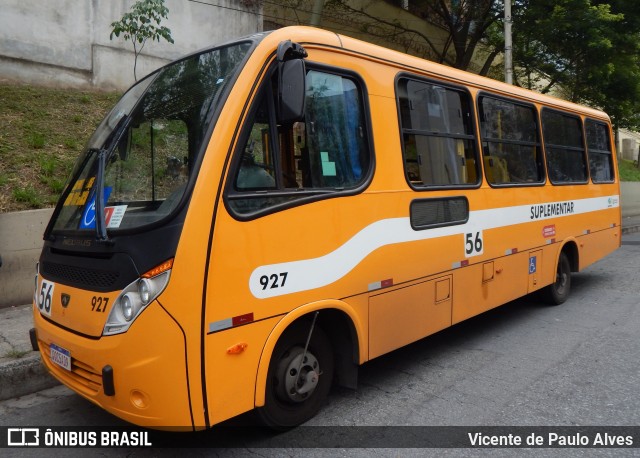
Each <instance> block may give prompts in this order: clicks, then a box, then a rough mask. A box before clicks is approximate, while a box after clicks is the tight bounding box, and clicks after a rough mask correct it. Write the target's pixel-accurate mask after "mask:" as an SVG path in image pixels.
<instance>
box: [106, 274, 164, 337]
mask: <svg viewBox="0 0 640 458" xmlns="http://www.w3.org/2000/svg"><path fill="white" fill-rule="evenodd" d="M170 273H171V270H165V271H164V272H162V273H160V274H158V275H156V276H154V277H151V278H148V277H145V278H139V279H137V280H136V281H134V282H132V283H130V284H129V285H128V286H127V287H126V288H125V289H123V290H122V292H121V293H120V295H119V296H118V297H117V298H116V300H115V302H114V304H113V307H112V308H111V311H110V312H109V316H108V317H107V322H106V324H105V325H104V329H103V331H102V335H103V336H110V335H114V334H121V333H123V332H126V331H127V330H128V329H129V326H131V323H133V322H134V321H135V319H136V318H137V317H138V315H140V314H141V313H142V312H143V311H144V309H145V308H146V307H147V306H148V305H149V304H150V303H151V302H153V301H154V300H155V298H157V297H158V296H159V295H160V293H162V291H164V289H165V288H166V286H167V284H168V283H169V275H170Z"/></svg>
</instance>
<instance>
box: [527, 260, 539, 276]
mask: <svg viewBox="0 0 640 458" xmlns="http://www.w3.org/2000/svg"><path fill="white" fill-rule="evenodd" d="M536 266H537V258H536V257H535V256H531V257H530V258H529V273H530V274H533V273H535V272H536Z"/></svg>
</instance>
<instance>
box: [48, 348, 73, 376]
mask: <svg viewBox="0 0 640 458" xmlns="http://www.w3.org/2000/svg"><path fill="white" fill-rule="evenodd" d="M49 349H50V350H51V353H50V355H51V361H52V362H53V363H54V364H57V365H58V366H60V367H62V368H63V369H66V370H68V371H70V370H71V352H70V351H69V350H65V349H64V348H62V347H58V346H57V345H56V344H51V345H50V346H49Z"/></svg>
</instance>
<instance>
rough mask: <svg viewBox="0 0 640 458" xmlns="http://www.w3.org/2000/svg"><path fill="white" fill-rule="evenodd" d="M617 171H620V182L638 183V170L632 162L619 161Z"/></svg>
mask: <svg viewBox="0 0 640 458" xmlns="http://www.w3.org/2000/svg"><path fill="white" fill-rule="evenodd" d="M618 170H619V171H620V181H640V168H638V167H636V165H635V163H634V161H629V160H626V159H620V160H619V161H618Z"/></svg>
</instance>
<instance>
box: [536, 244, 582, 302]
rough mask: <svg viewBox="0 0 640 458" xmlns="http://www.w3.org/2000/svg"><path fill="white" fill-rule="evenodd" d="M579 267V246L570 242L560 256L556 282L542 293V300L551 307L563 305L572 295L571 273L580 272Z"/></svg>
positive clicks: (557, 263)
mask: <svg viewBox="0 0 640 458" xmlns="http://www.w3.org/2000/svg"><path fill="white" fill-rule="evenodd" d="M579 265H580V259H579V252H578V246H577V245H576V243H575V241H569V242H567V243H566V244H565V245H564V246H563V247H562V250H560V254H559V255H558V259H557V261H556V270H555V278H554V281H553V282H552V283H551V284H550V285H547V286H546V287H544V288H543V289H542V290H541V291H540V294H541V297H542V300H543V301H544V302H546V303H547V304H549V305H560V304H563V303H564V302H565V301H566V300H567V299H568V298H569V295H570V293H571V272H578V271H579Z"/></svg>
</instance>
